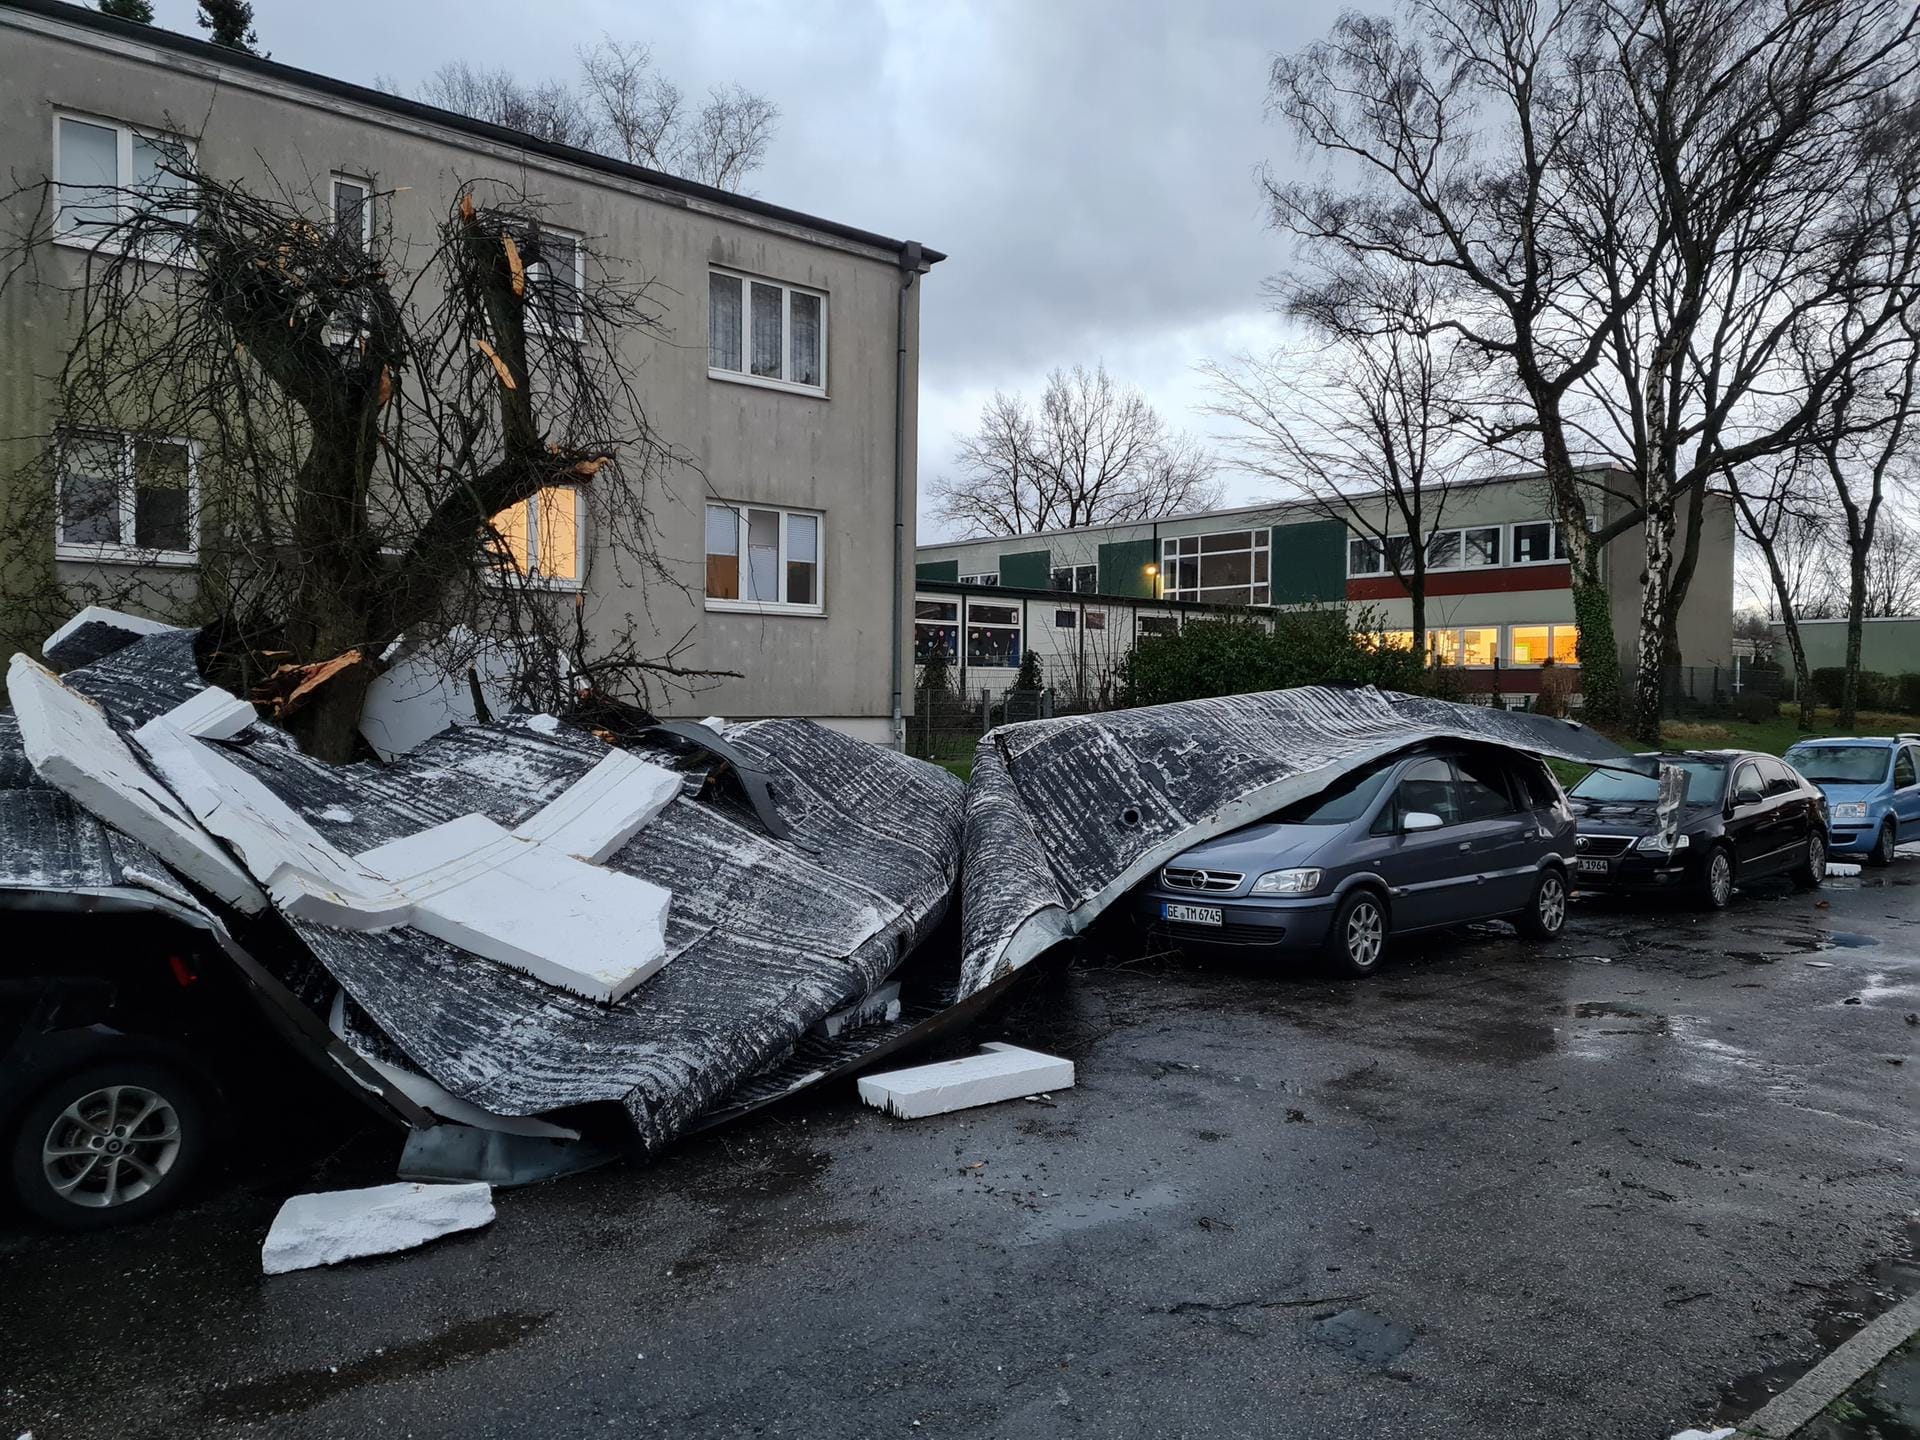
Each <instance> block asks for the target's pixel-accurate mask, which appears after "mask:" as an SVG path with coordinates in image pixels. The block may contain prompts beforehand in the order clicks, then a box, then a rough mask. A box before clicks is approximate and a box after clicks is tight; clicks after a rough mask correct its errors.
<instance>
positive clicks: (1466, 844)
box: [1460, 840, 1473, 850]
mask: <svg viewBox="0 0 1920 1440" xmlns="http://www.w3.org/2000/svg"><path fill="white" fill-rule="evenodd" d="M1460 848H1461V849H1462V850H1471V849H1473V842H1472V841H1471V840H1462V841H1461V842H1460Z"/></svg>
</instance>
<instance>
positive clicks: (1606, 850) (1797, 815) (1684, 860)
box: [1569, 750, 1827, 910]
mask: <svg viewBox="0 0 1920 1440" xmlns="http://www.w3.org/2000/svg"><path fill="white" fill-rule="evenodd" d="M1635 760H1636V762H1638V765H1639V766H1640V767H1642V768H1636V769H1635V770H1615V769H1604V770H1594V771H1591V772H1590V773H1589V774H1588V775H1587V776H1586V778H1584V779H1583V780H1581V781H1580V783H1579V784H1577V785H1575V786H1574V787H1573V789H1572V791H1571V792H1569V798H1570V799H1571V800H1572V802H1573V813H1574V816H1575V817H1576V819H1577V820H1578V822H1579V826H1580V833H1579V836H1578V837H1577V838H1576V840H1575V842H1574V845H1575V858H1574V867H1573V883H1574V885H1575V887H1576V888H1578V889H1582V890H1602V891H1605V890H1671V891H1680V892H1683V893H1686V894H1688V895H1690V896H1691V897H1692V898H1693V899H1695V900H1696V901H1697V902H1698V903H1699V904H1700V905H1702V906H1703V907H1705V908H1707V909H1712V910H1718V909H1721V908H1722V907H1724V906H1725V905H1726V904H1727V902H1728V901H1730V900H1731V899H1732V898H1733V887H1734V885H1735V884H1736V883H1738V882H1741V881H1746V880H1751V879H1756V878H1758V877H1760V876H1763V875H1786V876H1788V877H1790V878H1791V879H1792V880H1793V882H1794V884H1796V885H1798V886H1801V887H1802V888H1809V889H1810V888H1812V887H1813V886H1816V885H1818V884H1819V883H1820V882H1821V881H1822V880H1823V879H1825V878H1826V873H1827V802H1826V798H1825V797H1824V796H1823V795H1822V794H1821V793H1820V791H1819V789H1818V788H1817V787H1816V786H1814V785H1812V784H1810V783H1808V782H1807V781H1806V780H1805V779H1803V778H1802V777H1801V776H1800V774H1799V773H1798V772H1797V771H1795V770H1794V769H1793V767H1792V766H1790V765H1787V764H1784V763H1783V762H1781V761H1780V760H1777V759H1775V758H1774V757H1773V756H1771V755H1758V754H1754V753H1753V752H1751V751H1745V750H1688V751H1682V752H1678V753H1672V752H1669V753H1660V754H1647V755H1639V756H1636V757H1635ZM1665 765H1671V766H1674V767H1675V768H1677V769H1678V770H1679V771H1680V772H1681V774H1683V775H1684V776H1685V777H1686V792H1685V795H1684V798H1683V799H1682V801H1681V805H1680V811H1679V815H1678V817H1677V821H1678V829H1677V832H1676V833H1674V834H1672V835H1671V837H1669V834H1668V833H1667V831H1666V829H1665V828H1664V827H1663V826H1662V824H1661V820H1660V816H1659V815H1658V813H1657V802H1658V799H1659V793H1660V781H1659V769H1660V767H1661V766H1665Z"/></svg>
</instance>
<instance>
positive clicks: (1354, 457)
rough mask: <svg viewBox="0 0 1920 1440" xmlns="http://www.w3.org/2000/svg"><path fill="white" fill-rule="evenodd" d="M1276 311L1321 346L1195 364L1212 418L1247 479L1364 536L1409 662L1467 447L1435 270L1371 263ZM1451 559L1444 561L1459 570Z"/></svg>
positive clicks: (1422, 634)
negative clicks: (1389, 594)
mask: <svg viewBox="0 0 1920 1440" xmlns="http://www.w3.org/2000/svg"><path fill="white" fill-rule="evenodd" d="M1282 308H1283V309H1284V310H1285V311H1286V313H1288V314H1289V315H1291V316H1292V317H1293V318H1295V319H1298V320H1303V321H1305V322H1306V324H1307V325H1308V327H1309V328H1310V329H1311V331H1312V332H1313V333H1314V334H1315V335H1317V336H1318V337H1320V338H1319V343H1318V344H1315V345H1311V346H1306V347H1299V348H1295V349H1293V350H1282V351H1277V352H1275V353H1274V354H1272V355H1270V356H1267V357H1264V358H1254V357H1250V356H1243V357H1241V358H1240V360H1239V361H1238V362H1236V363H1235V364H1233V365H1231V366H1223V365H1218V364H1211V363H1210V364H1207V365H1205V366H1203V367H1202V369H1203V372H1204V373H1205V374H1206V375H1207V376H1208V377H1209V379H1210V380H1211V382H1212V386H1213V391H1214V395H1215V396H1216V403H1215V404H1214V405H1213V407H1212V412H1213V413H1214V414H1216V415H1219V416H1221V417H1223V418H1225V419H1229V420H1232V421H1234V422H1236V423H1237V424H1239V425H1240V426H1242V427H1243V429H1244V434H1243V435H1242V436H1241V437H1240V438H1238V439H1237V440H1236V441H1235V442H1233V443H1234V445H1235V448H1236V449H1237V451H1238V452H1239V455H1240V458H1241V459H1242V461H1243V462H1244V463H1245V464H1246V466H1247V467H1248V468H1249V469H1251V470H1252V471H1253V472H1254V473H1256V474H1259V475H1264V476H1266V477H1268V478H1269V479H1271V480H1273V481H1275V482H1277V483H1278V484H1279V485H1280V486H1281V487H1282V493H1281V495H1280V496H1279V497H1278V498H1281V499H1287V500H1295V501H1301V502H1304V503H1305V504H1306V505H1307V506H1308V507H1309V508H1310V509H1312V510H1313V511H1315V512H1317V513H1319V514H1321V515H1324V516H1326V517H1327V518H1329V519H1333V520H1338V521H1341V522H1342V523H1343V524H1345V525H1346V526H1348V527H1349V528H1350V529H1353V530H1357V531H1358V532H1360V534H1361V535H1363V536H1365V537H1367V539H1368V540H1370V541H1371V542H1372V544H1373V546H1374V547H1375V549H1376V551H1377V553H1379V555H1380V556H1381V558H1382V560H1383V561H1384V563H1385V566H1386V568H1387V570H1388V572H1389V573H1390V574H1392V575H1393V577H1394V578H1395V579H1396V580H1398V581H1399V582H1400V583H1401V584H1402V585H1404V586H1405V587H1406V590H1407V594H1408V596H1409V597H1410V598H1411V599H1412V602H1413V645H1414V650H1415V653H1417V654H1425V653H1426V648H1427V638H1426V637H1427V566H1428V564H1429V563H1430V561H1431V559H1432V558H1433V557H1432V556H1431V555H1430V553H1429V552H1430V542H1431V540H1432V537H1433V533H1434V531H1435V530H1436V529H1437V528H1438V527H1439V525H1440V522H1441V518H1442V516H1443V515H1444V513H1445V510H1446V505H1447V499H1448V497H1449V495H1451V494H1452V492H1453V487H1454V484H1455V482H1456V481H1457V480H1459V479H1460V478H1461V477H1462V476H1464V475H1465V474H1466V473H1467V470H1468V468H1469V467H1470V465H1471V464H1472V462H1473V460H1474V459H1475V458H1476V456H1477V454H1478V453H1479V452H1478V447H1477V446H1475V445H1474V444H1473V443H1472V441H1471V440H1469V439H1468V437H1467V434H1466V427H1465V425H1464V421H1463V417H1464V416H1465V414H1466V413H1467V411H1468V410H1469V409H1471V408H1472V407H1473V406H1474V404H1475V403H1476V401H1477V399H1478V396H1477V394H1476V391H1477V382H1478V375H1477V367H1476V366H1475V365H1474V364H1473V363H1472V356H1471V353H1470V351H1469V349H1468V347H1466V346H1465V345H1464V344H1463V343H1462V342H1461V340H1460V337H1459V336H1458V335H1457V334H1456V333H1455V332H1453V331H1452V330H1451V329H1448V328H1446V327H1445V326H1444V325H1443V323H1442V322H1443V320H1444V319H1445V315H1446V306H1445V301H1444V297H1443V295H1442V294H1441V293H1440V292H1439V290H1438V277H1437V276H1436V275H1435V273H1434V272H1432V271H1429V270H1426V269H1424V268H1422V267H1417V266H1405V265H1393V264H1391V263H1375V264H1373V265H1371V266H1369V267H1365V268H1358V267H1354V268H1350V269H1348V270H1347V271H1346V272H1344V273H1343V274H1341V275H1339V276H1337V277H1336V278H1335V279H1333V280H1332V281H1330V282H1329V283H1326V284H1323V285H1321V286H1319V287H1317V288H1315V289H1311V290H1294V291H1292V292H1290V293H1288V294H1286V295H1285V296H1284V297H1283V301H1282ZM1462 561H1463V557H1460V556H1454V557H1452V559H1451V561H1450V562H1449V563H1456V564H1457V563H1462Z"/></svg>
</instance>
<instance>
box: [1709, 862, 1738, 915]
mask: <svg viewBox="0 0 1920 1440" xmlns="http://www.w3.org/2000/svg"><path fill="white" fill-rule="evenodd" d="M1707 889H1708V890H1709V891H1710V892H1711V893H1712V895H1713V903H1714V904H1715V905H1724V904H1726V903H1727V901H1729V900H1731V899H1732V898H1733V862H1732V861H1731V860H1729V859H1728V858H1727V852H1726V851H1724V850H1716V851H1714V852H1713V858H1712V859H1711V860H1709V861H1708V862H1707Z"/></svg>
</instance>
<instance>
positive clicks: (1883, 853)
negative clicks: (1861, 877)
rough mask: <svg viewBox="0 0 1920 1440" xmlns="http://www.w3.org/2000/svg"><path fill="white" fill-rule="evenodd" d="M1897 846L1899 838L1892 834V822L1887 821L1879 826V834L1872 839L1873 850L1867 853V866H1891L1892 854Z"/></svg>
mask: <svg viewBox="0 0 1920 1440" xmlns="http://www.w3.org/2000/svg"><path fill="white" fill-rule="evenodd" d="M1899 846H1900V841H1899V837H1898V836H1896V835H1895V834H1894V833H1893V821H1891V820H1888V821H1886V822H1885V823H1884V824H1882V825H1881V827H1880V833H1879V834H1878V835H1876V836H1875V837H1874V840H1873V849H1871V850H1869V851H1868V852H1867V864H1869V865H1873V866H1876V867H1884V866H1887V865H1891V864H1893V852H1894V851H1895V850H1897V849H1898V848H1899Z"/></svg>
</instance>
